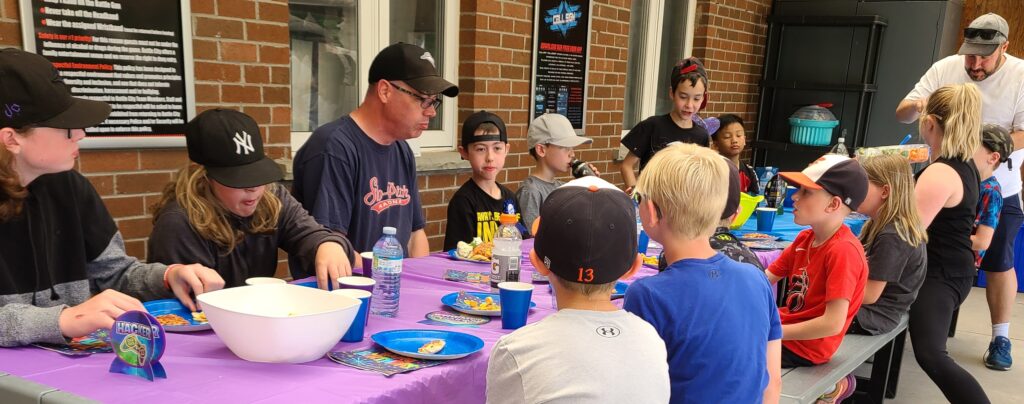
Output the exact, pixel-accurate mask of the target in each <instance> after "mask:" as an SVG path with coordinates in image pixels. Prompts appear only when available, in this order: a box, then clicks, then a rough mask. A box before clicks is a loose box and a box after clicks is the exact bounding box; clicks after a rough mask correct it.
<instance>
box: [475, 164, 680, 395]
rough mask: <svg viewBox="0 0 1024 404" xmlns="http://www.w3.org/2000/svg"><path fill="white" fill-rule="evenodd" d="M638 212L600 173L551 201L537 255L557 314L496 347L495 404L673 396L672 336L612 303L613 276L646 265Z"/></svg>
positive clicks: (539, 228)
mask: <svg viewBox="0 0 1024 404" xmlns="http://www.w3.org/2000/svg"><path fill="white" fill-rule="evenodd" d="M633 212H634V211H633V202H632V201H630V199H629V197H628V196H626V194H625V193H623V192H622V191H620V190H619V189H617V188H615V186H614V185H612V184H610V183H608V182H607V181H605V180H602V179H600V178H598V177H593V176H588V177H584V178H580V179H577V180H573V181H570V182H568V183H566V184H564V185H562V186H561V187H560V188H558V189H556V190H554V191H552V192H551V194H550V195H549V196H548V198H547V199H546V200H545V201H544V203H543V204H542V205H541V208H540V218H539V219H537V222H536V223H535V225H534V226H535V229H534V230H535V232H534V233H535V234H536V237H537V238H536V243H535V244H534V247H533V251H531V252H530V261H531V262H532V263H533V266H534V267H535V268H536V269H537V271H538V272H539V273H540V274H542V275H546V276H548V279H549V280H550V282H551V287H552V289H553V290H554V294H555V300H556V301H557V304H558V312H557V313H555V314H553V315H551V316H548V317H547V318H545V319H543V320H541V321H539V322H537V323H534V324H529V325H527V326H525V327H523V328H520V329H519V330H516V331H515V332H513V333H512V334H509V335H506V336H504V337H502V338H501V340H499V341H498V343H497V344H495V346H494V349H493V350H492V351H491V358H490V361H489V363H488V365H487V402H488V403H536V402H595V401H598V402H622V403H624V402H636V403H667V402H668V400H669V378H668V372H669V370H668V364H667V363H666V361H665V358H666V356H667V353H666V351H665V342H664V341H662V339H661V337H659V336H658V333H657V331H655V329H654V327H652V326H651V325H650V324H648V323H647V322H645V321H644V320H642V319H640V318H639V317H637V316H635V315H633V314H630V313H628V312H626V311H624V310H622V309H620V308H618V307H616V306H615V305H614V304H612V302H611V296H612V292H613V291H614V290H615V289H616V281H618V280H619V279H629V278H630V277H632V276H633V274H634V273H636V271H637V270H638V269H639V268H640V266H641V264H642V261H641V259H640V256H639V255H638V254H637V250H636V235H637V234H636V222H635V217H634V214H633ZM624 285H625V284H623V286H624Z"/></svg>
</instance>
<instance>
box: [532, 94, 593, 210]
mask: <svg viewBox="0 0 1024 404" xmlns="http://www.w3.org/2000/svg"><path fill="white" fill-rule="evenodd" d="M593 141H594V140H593V139H589V138H585V137H583V136H579V135H577V134H576V130H574V129H573V128H572V123H571V122H569V118H566V117H565V116H562V115H559V114H544V115H541V116H539V117H537V118H536V119H534V120H533V122H531V123H530V128H529V129H528V130H527V132H526V145H527V147H529V148H530V155H531V156H533V158H534V160H537V165H535V166H534V167H533V172H531V173H530V176H529V177H526V179H525V180H523V182H522V183H520V184H519V190H518V191H516V200H517V201H519V207H520V208H522V214H523V216H522V219H523V224H525V225H526V227H527V228H530V227H531V226H533V221H534V220H535V219H537V216H538V215H540V205H541V203H543V202H544V199H545V198H547V197H548V194H550V193H551V191H554V190H555V188H558V187H560V186H562V184H563V182H562V181H559V180H557V179H556V178H555V177H558V176H561V175H565V174H567V173H569V171H570V170H571V167H570V166H569V164H570V163H572V160H573V158H574V157H575V156H576V155H575V152H574V150H575V147H577V146H580V145H584V144H590V143H591V142H593Z"/></svg>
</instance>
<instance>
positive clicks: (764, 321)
mask: <svg viewBox="0 0 1024 404" xmlns="http://www.w3.org/2000/svg"><path fill="white" fill-rule="evenodd" d="M622 308H624V309H626V311H629V312H631V313H633V314H636V315H637V316H639V317H640V318H642V319H644V320H646V321H647V322H648V323H651V325H653V326H654V329H656V330H658V335H661V338H662V339H663V340H665V348H666V349H667V350H668V373H669V379H670V381H671V383H672V398H671V402H672V403H712V402H715V403H759V402H761V400H762V397H763V393H764V389H765V387H767V386H768V370H767V363H766V360H767V357H766V351H767V345H768V341H772V340H777V339H781V338H782V324H781V323H780V322H779V310H778V309H777V308H776V307H775V300H774V298H773V295H772V288H771V286H770V285H769V284H768V278H767V277H766V276H765V274H764V272H762V271H760V270H758V269H757V268H755V267H754V266H753V265H750V264H741V263H738V262H736V261H733V260H731V259H729V258H728V257H726V256H725V255H722V253H718V254H715V256H713V257H711V258H709V259H684V260H679V261H676V262H674V263H672V265H669V267H668V268H667V269H666V270H665V272H662V273H660V274H658V275H655V276H652V277H649V278H643V279H640V280H638V281H636V282H633V284H632V285H630V286H629V289H626V301H625V302H624V303H623V306H622Z"/></svg>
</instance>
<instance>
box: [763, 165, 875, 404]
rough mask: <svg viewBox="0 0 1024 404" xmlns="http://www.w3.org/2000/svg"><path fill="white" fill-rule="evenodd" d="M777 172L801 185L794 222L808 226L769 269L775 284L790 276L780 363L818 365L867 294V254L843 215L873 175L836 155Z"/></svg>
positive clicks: (863, 193) (861, 196)
mask: <svg viewBox="0 0 1024 404" xmlns="http://www.w3.org/2000/svg"><path fill="white" fill-rule="evenodd" d="M780 175H782V177H783V178H785V179H786V181H789V182H790V183H791V184H795V185H799V186H800V189H799V190H798V191H797V192H796V194H794V195H793V221H794V222H795V223H796V224H799V225H805V226H811V228H810V229H807V230H804V231H802V232H800V234H798V235H797V236H796V239H795V240H794V241H793V244H791V245H790V246H789V247H787V248H786V249H785V250H784V251H783V252H782V255H781V256H779V259H778V260H776V261H775V262H773V263H772V264H771V265H769V266H768V270H766V271H765V273H766V274H767V275H768V279H769V280H771V282H772V283H774V282H776V281H778V280H779V279H782V278H784V277H786V278H789V282H788V287H787V290H786V295H785V302H786V305H785V306H784V307H782V308H780V309H779V316H780V318H781V319H782V335H783V341H782V366H783V367H797V366H813V365H820V364H823V363H826V362H828V361H829V359H831V358H832V355H833V354H834V353H835V352H836V349H838V348H839V344H840V343H842V341H843V335H844V334H845V333H846V329H847V328H848V327H849V326H850V322H851V321H853V317H854V316H855V315H856V314H857V310H858V309H860V306H861V301H862V300H863V296H864V285H865V283H866V282H867V276H868V264H867V259H866V257H865V255H864V248H863V247H862V246H861V243H860V240H858V239H857V236H854V235H853V232H852V231H850V228H849V227H847V226H846V225H845V224H843V219H845V218H846V216H847V215H849V214H850V212H853V211H854V210H856V209H857V207H858V206H860V204H861V202H863V201H864V198H865V197H866V196H867V193H868V175H867V172H866V171H864V168H863V167H861V165H860V163H858V162H857V160H853V159H851V158H849V157H846V156H840V155H835V154H826V155H824V156H822V157H821V158H819V159H818V160H816V161H815V162H813V163H811V164H810V165H809V166H807V168H805V169H804V170H803V171H801V172H784V173H780ZM849 382H851V383H852V382H853V380H849ZM851 390H852V389H851Z"/></svg>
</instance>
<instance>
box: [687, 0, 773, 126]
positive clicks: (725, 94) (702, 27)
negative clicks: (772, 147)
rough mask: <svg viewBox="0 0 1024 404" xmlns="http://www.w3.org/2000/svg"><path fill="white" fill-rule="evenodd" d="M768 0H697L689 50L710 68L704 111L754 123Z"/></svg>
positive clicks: (769, 10) (750, 124)
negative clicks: (691, 42) (736, 116)
mask: <svg viewBox="0 0 1024 404" xmlns="http://www.w3.org/2000/svg"><path fill="white" fill-rule="evenodd" d="M771 3H772V2H771V0H698V1H697V13H696V14H697V15H696V22H697V25H696V26H695V29H694V35H693V36H694V38H693V55H694V56H696V57H698V58H700V59H701V60H702V61H703V62H704V66H705V67H706V68H707V70H708V76H709V80H710V81H711V85H710V86H709V89H708V90H709V93H710V98H709V102H708V106H707V115H708V116H717V115H720V114H725V113H731V114H736V115H739V116H740V117H741V118H743V120H744V121H745V122H746V128H747V135H748V136H747V138H748V139H749V138H752V137H753V136H752V135H753V130H754V128H756V127H757V122H756V120H757V102H758V97H759V96H760V91H759V89H758V86H757V83H758V81H759V80H760V79H761V70H762V69H761V68H762V66H763V64H764V46H765V41H766V38H765V34H766V32H767V29H768V15H769V14H770V13H771Z"/></svg>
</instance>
